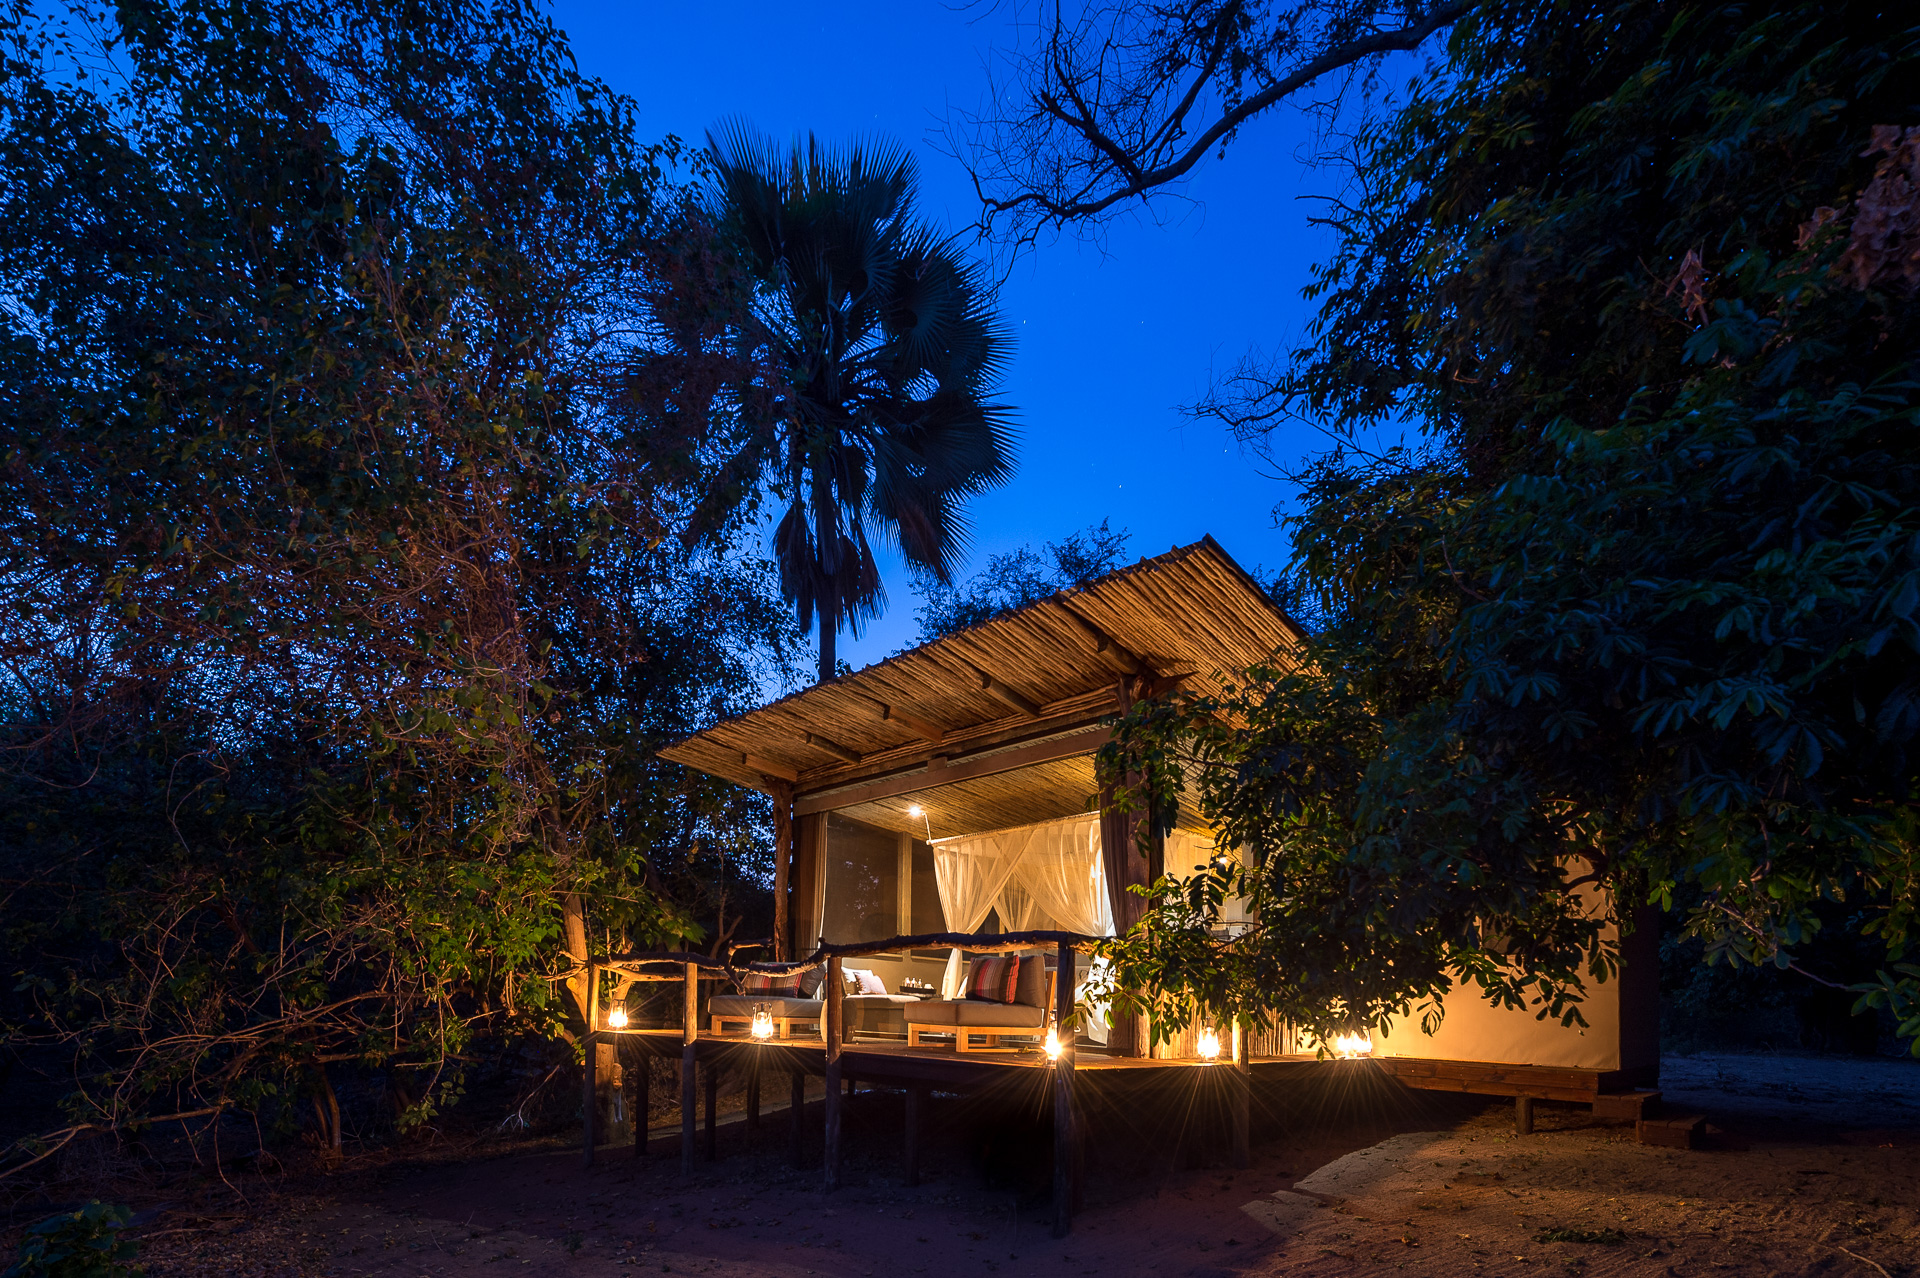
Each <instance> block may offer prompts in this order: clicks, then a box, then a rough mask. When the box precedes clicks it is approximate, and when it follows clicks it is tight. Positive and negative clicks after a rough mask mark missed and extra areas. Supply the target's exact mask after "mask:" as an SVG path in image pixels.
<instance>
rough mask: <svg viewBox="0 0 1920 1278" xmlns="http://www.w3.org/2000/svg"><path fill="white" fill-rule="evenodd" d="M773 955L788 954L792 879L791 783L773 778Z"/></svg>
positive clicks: (780, 956)
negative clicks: (789, 904) (789, 905)
mask: <svg viewBox="0 0 1920 1278" xmlns="http://www.w3.org/2000/svg"><path fill="white" fill-rule="evenodd" d="M769 795H770V797H771V798H772V799H773V957H774V958H776V959H784V958H786V957H787V950H788V948H789V946H788V944H787V930H788V929H787V888H788V887H789V886H790V885H791V883H792V881H793V868H792V867H793V783H792V782H791V781H779V780H775V781H773V783H772V785H771V787H770V788H769Z"/></svg>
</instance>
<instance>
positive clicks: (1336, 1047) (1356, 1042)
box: [1333, 1034, 1373, 1061]
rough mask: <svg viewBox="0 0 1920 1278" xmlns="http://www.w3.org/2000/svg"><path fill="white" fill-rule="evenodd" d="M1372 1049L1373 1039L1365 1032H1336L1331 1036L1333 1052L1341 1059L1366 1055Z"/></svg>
mask: <svg viewBox="0 0 1920 1278" xmlns="http://www.w3.org/2000/svg"><path fill="white" fill-rule="evenodd" d="M1372 1051H1373V1040H1372V1039H1371V1038H1368V1037H1367V1036H1366V1035H1365V1034H1336V1035H1334V1036H1333V1054H1334V1055H1335V1056H1338V1057H1339V1058H1340V1059H1341V1060H1343V1061H1350V1060H1354V1059H1357V1058H1358V1057H1361V1056H1366V1055H1368V1054H1370V1053H1371V1052H1372Z"/></svg>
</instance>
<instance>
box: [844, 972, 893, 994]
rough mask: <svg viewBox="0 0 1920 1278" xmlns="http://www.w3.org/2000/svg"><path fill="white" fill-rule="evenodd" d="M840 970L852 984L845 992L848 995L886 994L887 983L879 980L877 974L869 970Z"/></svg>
mask: <svg viewBox="0 0 1920 1278" xmlns="http://www.w3.org/2000/svg"><path fill="white" fill-rule="evenodd" d="M841 970H842V971H844V972H845V973H846V974H847V980H848V981H850V982H851V983H852V984H853V988H852V989H850V990H848V991H847V993H849V994H885V993H886V992H887V983H886V982H885V981H883V980H881V979H880V974H879V973H878V972H875V971H873V970H872V969H870V968H864V967H848V968H842V969H841Z"/></svg>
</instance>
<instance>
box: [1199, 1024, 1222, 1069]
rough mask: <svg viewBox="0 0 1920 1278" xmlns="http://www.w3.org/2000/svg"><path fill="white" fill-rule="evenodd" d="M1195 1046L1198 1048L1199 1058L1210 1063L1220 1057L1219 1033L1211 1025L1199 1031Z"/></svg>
mask: <svg viewBox="0 0 1920 1278" xmlns="http://www.w3.org/2000/svg"><path fill="white" fill-rule="evenodd" d="M1196 1046H1198V1047H1199V1049H1200V1059H1201V1060H1203V1061H1207V1062H1208V1063H1212V1062H1213V1061H1217V1060H1219V1059H1220V1035H1219V1033H1218V1032H1217V1031H1215V1029H1214V1028H1213V1027H1212V1026H1211V1025H1209V1026H1208V1027H1207V1028H1205V1029H1203V1030H1201V1031H1200V1037H1199V1039H1198V1041H1197V1043H1196Z"/></svg>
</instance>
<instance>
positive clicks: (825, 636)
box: [820, 609, 840, 683]
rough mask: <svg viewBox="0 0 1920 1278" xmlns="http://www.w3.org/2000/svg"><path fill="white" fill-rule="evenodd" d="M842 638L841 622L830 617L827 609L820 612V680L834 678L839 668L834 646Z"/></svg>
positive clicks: (823, 681) (824, 680) (822, 681)
mask: <svg viewBox="0 0 1920 1278" xmlns="http://www.w3.org/2000/svg"><path fill="white" fill-rule="evenodd" d="M839 638H840V623H839V622H838V621H837V620H836V619H834V618H832V617H829V616H828V615H827V613H826V610H825V609H822V610H821V612H820V682H821V683H825V682H826V681H827V680H829V679H831V678H833V672H834V671H835V670H837V669H838V668H839V662H838V660H837V659H836V658H837V655H838V654H836V653H835V652H834V648H835V647H836V646H837V644H836V642H835V641H836V640H838V639H839Z"/></svg>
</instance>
